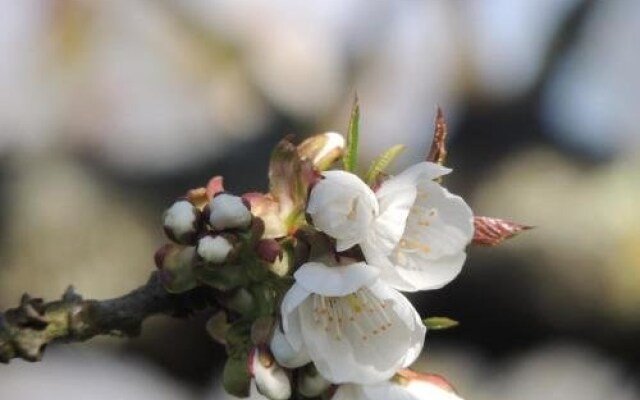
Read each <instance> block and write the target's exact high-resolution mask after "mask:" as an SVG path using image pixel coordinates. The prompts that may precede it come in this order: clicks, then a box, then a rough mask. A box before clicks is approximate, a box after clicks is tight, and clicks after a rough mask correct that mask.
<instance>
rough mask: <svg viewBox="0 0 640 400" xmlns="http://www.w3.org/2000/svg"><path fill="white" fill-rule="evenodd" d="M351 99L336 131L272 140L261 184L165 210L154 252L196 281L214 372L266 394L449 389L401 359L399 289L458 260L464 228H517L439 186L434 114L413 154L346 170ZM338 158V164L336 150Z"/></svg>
mask: <svg viewBox="0 0 640 400" xmlns="http://www.w3.org/2000/svg"><path fill="white" fill-rule="evenodd" d="M357 118H358V112H357V108H355V109H354V115H353V116H352V121H351V124H350V127H349V133H348V136H347V140H345V139H344V137H343V136H342V135H340V134H338V133H334V132H330V133H325V134H321V135H317V136H313V137H311V138H309V139H307V140H306V141H304V142H303V143H301V144H300V145H298V146H295V145H294V144H293V143H291V142H290V141H289V140H288V139H285V140H283V141H282V142H281V143H280V144H278V145H277V146H276V148H275V150H274V151H273V154H272V158H271V163H270V166H269V179H270V190H269V192H268V193H246V194H244V195H243V196H235V195H232V194H230V193H227V192H225V191H224V189H223V185H222V179H221V178H220V177H216V178H214V179H212V180H211V181H210V182H209V184H208V186H207V187H204V188H199V189H194V190H191V191H190V192H189V193H188V194H187V195H186V196H185V197H184V198H183V199H180V200H178V201H177V202H175V203H174V204H173V205H172V206H171V207H170V208H169V209H168V210H167V212H166V213H165V216H164V221H163V222H164V229H165V232H166V234H167V237H168V238H170V239H171V240H172V241H173V243H171V244H168V245H165V246H163V247H162V248H161V249H160V250H159V251H158V252H157V254H156V263H157V266H158V268H159V270H160V271H159V273H160V275H161V277H162V278H163V279H164V282H165V285H166V287H167V289H168V290H171V291H186V290H192V289H194V288H198V287H200V288H204V289H206V290H208V291H207V296H208V298H209V301H210V303H211V304H213V305H215V306H216V308H217V309H218V310H219V311H218V312H217V313H216V314H215V315H213V316H212V318H211V319H210V321H209V323H208V326H207V329H208V331H209V333H210V334H211V336H212V337H213V338H214V339H216V340H218V341H220V342H221V343H223V344H224V345H225V346H226V348H227V354H228V360H227V363H226V365H225V370H224V374H223V375H224V376H223V383H224V385H225V388H226V389H227V391H228V392H230V393H231V394H234V395H237V396H240V397H244V396H246V395H248V394H249V387H250V382H253V384H254V385H255V387H256V388H257V390H258V391H259V393H261V394H262V395H263V396H265V397H266V398H268V399H272V400H280V399H283V400H284V399H288V398H292V397H295V396H298V395H302V396H304V397H305V398H323V399H333V400H345V399H363V400H365V399H366V400H377V399H381V400H382V399H388V400H393V399H416V400H422V399H457V398H459V397H458V395H457V394H456V393H455V391H454V390H453V389H452V388H451V386H450V385H449V384H448V383H447V382H446V380H444V379H443V378H440V377H439V376H437V375H432V374H423V373H418V372H416V371H412V370H411V369H409V367H410V366H411V365H412V364H413V363H414V361H416V359H417V358H418V357H419V356H420V354H421V351H422V348H423V346H424V341H425V335H426V331H427V325H428V323H426V322H425V321H428V320H423V318H422V317H421V316H420V314H419V313H418V311H417V310H416V309H415V308H414V307H413V305H412V304H411V302H410V301H409V300H408V299H407V297H405V295H404V294H403V293H404V292H416V291H422V290H433V289H438V288H441V287H443V286H444V285H446V284H448V283H449V282H451V281H452V280H453V279H454V278H456V276H458V274H459V273H460V271H461V269H462V266H463V264H464V262H465V259H466V248H467V246H468V245H469V244H470V243H471V242H472V241H473V242H475V243H478V244H489V245H494V244H497V243H498V242H500V241H501V240H504V239H505V238H508V237H510V236H513V235H514V234H515V233H518V231H519V230H522V229H524V228H525V227H523V226H519V225H516V224H512V223H508V222H506V221H502V220H497V219H491V218H486V217H482V218H478V217H474V215H473V212H472V211H471V209H470V208H469V206H468V205H467V204H466V202H465V201H464V200H463V199H462V198H461V197H460V196H457V195H455V194H452V193H450V192H449V191H448V190H447V189H446V188H445V187H443V186H442V185H441V181H442V179H443V177H444V176H445V175H446V174H448V173H450V172H451V170H450V169H449V168H446V167H444V166H443V165H442V164H443V162H444V158H445V155H446V151H445V149H444V136H445V134H446V125H444V120H443V119H442V116H441V115H440V114H439V116H438V120H437V123H436V132H435V139H434V144H433V146H432V148H431V151H430V152H429V153H428V154H429V155H428V157H427V160H426V161H422V162H419V163H417V164H415V165H413V166H411V167H409V168H407V169H406V170H404V171H403V172H401V173H399V174H397V175H395V176H390V175H388V174H387V173H386V172H385V168H386V167H387V166H388V164H389V163H390V162H391V161H392V160H393V158H394V157H395V156H397V155H398V154H400V152H401V151H402V147H401V146H396V147H394V148H392V149H390V150H389V151H387V152H385V153H383V154H382V155H381V156H380V157H379V158H378V159H377V160H375V161H374V162H373V164H372V165H371V167H370V168H369V170H368V172H367V173H366V175H365V176H364V177H361V176H359V175H357V174H356V171H357V167H356V161H357V142H358V120H357ZM339 161H342V163H339Z"/></svg>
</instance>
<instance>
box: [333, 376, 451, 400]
mask: <svg viewBox="0 0 640 400" xmlns="http://www.w3.org/2000/svg"><path fill="white" fill-rule="evenodd" d="M331 400H462V398H461V397H459V396H458V395H457V394H456V393H455V392H453V391H451V390H447V389H445V388H442V387H440V386H438V385H436V384H434V383H431V382H428V381H422V380H417V379H414V380H410V381H408V382H402V383H399V382H395V381H394V380H390V381H386V382H382V383H378V384H373V385H354V384H346V385H340V387H338V389H337V390H336V392H335V394H334V395H333V397H332V398H331Z"/></svg>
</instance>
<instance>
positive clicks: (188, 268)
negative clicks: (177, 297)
mask: <svg viewBox="0 0 640 400" xmlns="http://www.w3.org/2000/svg"><path fill="white" fill-rule="evenodd" d="M194 257H195V247H186V246H180V245H177V244H166V245H164V246H162V247H161V248H160V249H158V251H156V254H155V256H154V259H155V262H156V266H157V267H158V269H159V276H160V279H161V281H162V283H163V285H164V286H165V288H166V289H167V291H169V292H173V293H180V292H184V291H187V290H190V289H193V288H194V287H196V286H197V284H198V282H197V280H196V278H195V276H194V273H193V265H194Z"/></svg>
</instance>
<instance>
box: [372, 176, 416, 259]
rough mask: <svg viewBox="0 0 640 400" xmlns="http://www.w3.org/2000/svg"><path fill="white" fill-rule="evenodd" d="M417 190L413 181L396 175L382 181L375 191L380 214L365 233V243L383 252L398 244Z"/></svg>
mask: <svg viewBox="0 0 640 400" xmlns="http://www.w3.org/2000/svg"><path fill="white" fill-rule="evenodd" d="M417 192H418V190H417V188H416V185H415V183H413V182H409V181H407V180H406V179H398V178H396V177H394V178H391V179H389V180H388V181H386V182H384V183H383V184H382V186H381V187H380V189H379V190H378V191H377V192H376V197H377V198H378V202H379V207H380V215H378V217H376V219H375V220H374V222H373V224H372V225H371V229H370V230H369V233H368V235H367V239H366V241H367V243H368V244H369V245H370V246H374V247H376V248H377V249H379V250H380V251H382V252H383V253H385V254H389V253H391V250H393V248H394V247H395V246H396V245H397V244H398V242H399V241H400V238H401V237H402V233H403V232H404V229H405V225H406V222H407V217H408V216H409V212H410V211H411V206H412V205H413V203H414V201H415V199H416V194H417Z"/></svg>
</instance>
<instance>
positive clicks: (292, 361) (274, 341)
mask: <svg viewBox="0 0 640 400" xmlns="http://www.w3.org/2000/svg"><path fill="white" fill-rule="evenodd" d="M269 347H270V348H271V353H272V354H273V356H274V357H275V359H276V361H278V364H280V365H282V366H283V367H286V368H298V367H301V366H303V365H305V364H308V363H309V362H311V359H310V358H309V354H307V351H306V349H305V348H304V346H300V347H299V348H298V349H297V350H296V349H294V348H293V346H292V345H291V343H289V340H287V338H286V336H285V335H284V333H283V332H282V331H281V330H280V329H279V328H276V330H275V332H274V333H273V338H271V343H270V346H269Z"/></svg>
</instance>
